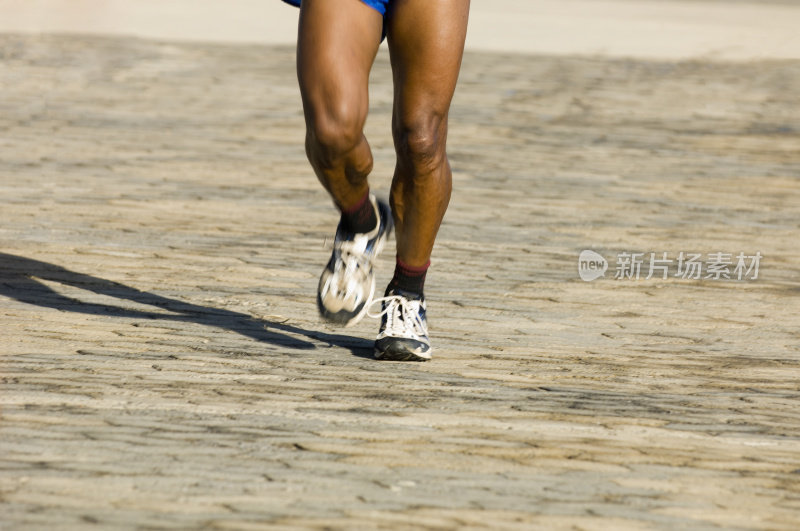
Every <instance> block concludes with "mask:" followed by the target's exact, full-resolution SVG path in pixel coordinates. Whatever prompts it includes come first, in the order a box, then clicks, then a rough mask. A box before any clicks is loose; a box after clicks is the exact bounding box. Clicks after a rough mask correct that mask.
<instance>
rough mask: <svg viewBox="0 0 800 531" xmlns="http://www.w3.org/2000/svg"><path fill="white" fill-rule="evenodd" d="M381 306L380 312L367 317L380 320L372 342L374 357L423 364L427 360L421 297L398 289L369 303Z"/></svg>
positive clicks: (426, 329)
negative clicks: (376, 335) (378, 329)
mask: <svg viewBox="0 0 800 531" xmlns="http://www.w3.org/2000/svg"><path fill="white" fill-rule="evenodd" d="M379 302H380V303H381V311H380V312H379V313H377V314H372V313H370V317H381V328H380V331H379V332H378V339H377V340H376V341H375V357H376V358H377V359H379V360H395V361H427V360H429V359H431V352H432V349H431V343H430V340H429V339H428V321H427V319H426V317H425V297H423V296H422V295H418V294H415V293H410V292H406V291H401V290H393V291H389V292H387V294H386V296H385V297H383V298H381V299H376V300H374V301H373V302H372V304H377V303H379Z"/></svg>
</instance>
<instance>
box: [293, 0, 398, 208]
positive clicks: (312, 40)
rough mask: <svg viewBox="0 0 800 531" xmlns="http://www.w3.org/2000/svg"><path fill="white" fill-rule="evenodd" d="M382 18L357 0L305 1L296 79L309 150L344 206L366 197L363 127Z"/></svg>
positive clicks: (368, 163) (367, 153)
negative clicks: (301, 100)
mask: <svg viewBox="0 0 800 531" xmlns="http://www.w3.org/2000/svg"><path fill="white" fill-rule="evenodd" d="M382 25H383V19H382V17H381V15H380V13H378V12H377V11H376V10H375V9H373V8H371V7H369V6H367V5H366V4H364V3H363V2H359V1H354V0H303V3H302V6H301V8H300V24H299V31H298V38H297V77H298V80H299V82H300V93H301V96H302V98H303V110H304V113H305V119H306V153H307V154H308V159H309V161H310V162H311V166H312V167H313V168H314V172H315V173H316V174H317V177H318V178H319V180H320V182H321V183H322V185H323V186H324V187H325V189H326V190H328V192H329V193H330V194H331V197H332V198H333V200H334V202H335V203H336V204H337V205H338V206H339V208H340V209H343V210H346V209H348V208H351V207H353V206H354V205H356V204H357V203H358V202H359V201H362V200H363V198H364V196H365V195H366V193H367V189H368V185H367V175H368V174H369V172H370V171H371V170H372V152H371V150H370V147H369V144H368V143H367V139H366V138H365V137H364V133H363V127H364V123H365V121H366V118H367V110H368V108H369V96H368V82H369V71H370V68H371V67H372V63H373V61H374V60H375V55H376V53H377V51H378V45H379V44H380V40H381V30H382Z"/></svg>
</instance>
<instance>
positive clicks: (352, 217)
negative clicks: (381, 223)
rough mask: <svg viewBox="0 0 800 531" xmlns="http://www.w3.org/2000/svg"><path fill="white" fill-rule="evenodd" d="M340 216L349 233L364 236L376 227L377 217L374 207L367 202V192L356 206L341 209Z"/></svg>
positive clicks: (370, 202)
mask: <svg viewBox="0 0 800 531" xmlns="http://www.w3.org/2000/svg"><path fill="white" fill-rule="evenodd" d="M342 216H344V220H345V223H346V224H347V230H348V231H349V232H356V233H359V234H364V233H367V232H370V231H372V230H374V229H375V227H377V226H378V216H377V215H376V213H375V206H374V205H373V204H372V201H370V200H369V190H367V193H366V194H364V197H363V198H362V199H361V200H360V201H359V202H358V203H357V204H356V205H354V206H352V207H350V208H348V209H346V210H345V209H342Z"/></svg>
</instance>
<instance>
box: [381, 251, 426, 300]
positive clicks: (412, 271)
mask: <svg viewBox="0 0 800 531" xmlns="http://www.w3.org/2000/svg"><path fill="white" fill-rule="evenodd" d="M430 265H431V262H430V260H428V262H427V263H425V265H422V266H410V265H408V264H406V263H404V262H403V261H402V260H400V258H399V257H397V258H396V264H395V268H394V276H393V277H392V280H391V282H389V287H388V288H386V290H387V292H388V291H392V290H398V289H399V290H402V291H406V292H409V293H414V294H417V295H419V296H420V297H421V296H422V295H423V290H424V288H425V276H426V275H427V273H428V268H429V267H430Z"/></svg>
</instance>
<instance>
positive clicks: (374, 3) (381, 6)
mask: <svg viewBox="0 0 800 531" xmlns="http://www.w3.org/2000/svg"><path fill="white" fill-rule="evenodd" d="M283 1H284V2H286V3H287V4H292V5H293V6H295V7H300V0H283ZM361 1H362V2H364V3H365V4H367V5H368V6H369V7H371V8H372V9H374V10H375V11H377V12H378V13H380V14H381V16H384V17H385V16H386V8H387V7H388V5H389V2H390V1H391V0H361Z"/></svg>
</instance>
